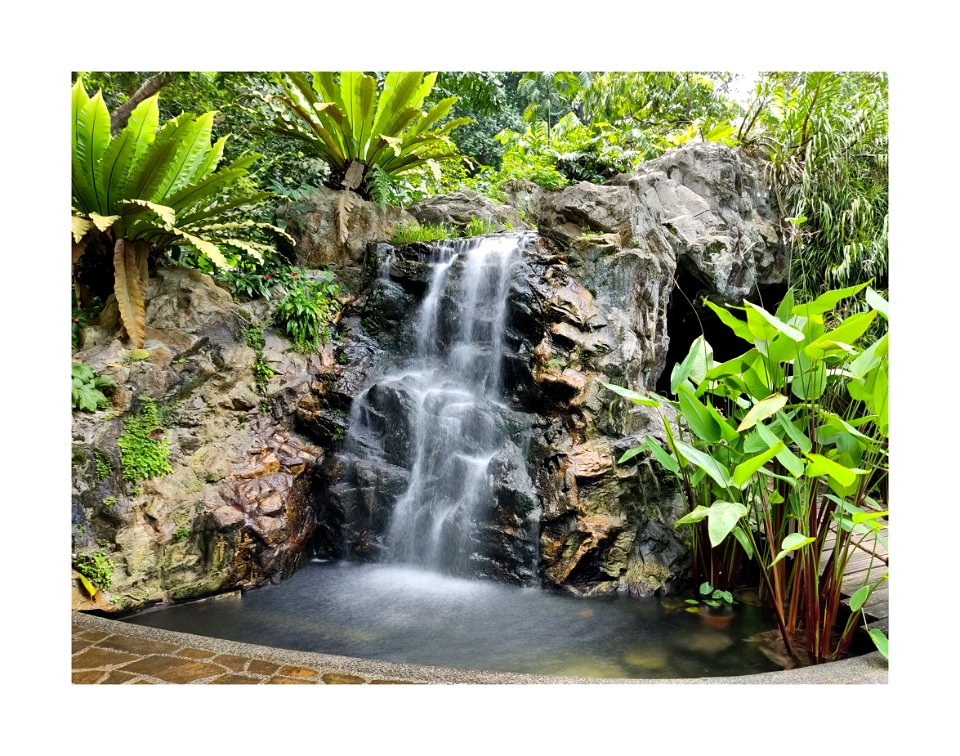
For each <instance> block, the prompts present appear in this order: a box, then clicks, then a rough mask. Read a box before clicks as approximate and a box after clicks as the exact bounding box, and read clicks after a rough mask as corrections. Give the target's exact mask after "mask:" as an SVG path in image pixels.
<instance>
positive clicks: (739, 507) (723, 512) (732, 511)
mask: <svg viewBox="0 0 960 756" xmlns="http://www.w3.org/2000/svg"><path fill="white" fill-rule="evenodd" d="M746 514H747V508H746V507H745V506H743V504H740V503H738V502H735V501H715V502H713V504H712V505H711V506H710V512H709V514H708V515H707V533H708V534H709V535H710V545H711V546H714V547H716V546H719V545H720V544H721V543H723V539H724V538H726V537H727V535H729V533H730V531H731V530H733V529H734V527H736V524H737V522H738V521H739V520H740V518H741V517H743V516H744V515H746Z"/></svg>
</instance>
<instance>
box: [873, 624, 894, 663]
mask: <svg viewBox="0 0 960 756" xmlns="http://www.w3.org/2000/svg"><path fill="white" fill-rule="evenodd" d="M869 635H870V640H872V641H873V645H874V646H876V647H877V651H879V652H880V655H881V656H882V657H883V658H884V659H889V658H890V657H889V655H888V654H889V653H890V648H889V642H888V641H887V636H886V635H884V634H883V630H880V629H879V628H873V629H872V630H870V632H869Z"/></svg>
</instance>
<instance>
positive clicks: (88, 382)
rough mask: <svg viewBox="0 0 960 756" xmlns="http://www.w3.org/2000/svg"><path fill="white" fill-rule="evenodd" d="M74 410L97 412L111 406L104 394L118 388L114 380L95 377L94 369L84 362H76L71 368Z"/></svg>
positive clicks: (100, 376)
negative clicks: (105, 391)
mask: <svg viewBox="0 0 960 756" xmlns="http://www.w3.org/2000/svg"><path fill="white" fill-rule="evenodd" d="M70 372H71V376H72V385H71V391H72V396H73V408H74V409H75V410H76V409H80V410H84V411H86V412H95V411H96V410H98V409H101V408H103V407H108V406H109V405H110V400H109V399H108V398H107V396H106V395H105V394H104V393H103V392H104V390H105V389H106V390H109V389H112V388H115V387H116V385H117V384H116V383H114V381H113V378H111V377H110V376H108V375H94V373H93V368H91V367H90V366H89V365H84V364H83V363H82V362H74V363H73V365H72V367H71V371H70Z"/></svg>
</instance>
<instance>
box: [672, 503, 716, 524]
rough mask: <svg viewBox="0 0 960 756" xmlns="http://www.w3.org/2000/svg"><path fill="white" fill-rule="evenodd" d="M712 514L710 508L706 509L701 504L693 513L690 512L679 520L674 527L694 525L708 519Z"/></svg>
mask: <svg viewBox="0 0 960 756" xmlns="http://www.w3.org/2000/svg"><path fill="white" fill-rule="evenodd" d="M709 514H710V508H709V507H705V506H703V505H701V504H697V506H696V507H695V508H694V510H693V511H692V512H688V513H687V514H685V515H684V516H683V517H681V518H680V519H679V520H677V521H676V523H675V524H674V526H673V527H677V525H693V524H694V523H696V522H700V521H701V520H704V519H706V517H707V515H709Z"/></svg>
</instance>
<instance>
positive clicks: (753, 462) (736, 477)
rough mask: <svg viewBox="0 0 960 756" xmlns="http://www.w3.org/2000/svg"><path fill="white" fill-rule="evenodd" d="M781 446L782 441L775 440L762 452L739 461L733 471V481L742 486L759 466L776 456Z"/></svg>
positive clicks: (782, 445)
mask: <svg viewBox="0 0 960 756" xmlns="http://www.w3.org/2000/svg"><path fill="white" fill-rule="evenodd" d="M783 448H784V443H783V441H777V443H776V444H774V445H773V446H771V447H770V448H769V449H767V450H766V451H765V452H763V454H758V455H757V456H756V457H751V458H750V459H748V460H746V461H745V462H741V463H740V464H739V465H737V467H736V469H735V470H734V471H733V482H734V483H736V484H737V485H738V486H740V487H741V488H742V487H743V485H744V484H745V483H746V482H747V481H748V480H750V478H751V477H752V476H753V474H754V473H755V472H756V471H757V470H759V469H760V467H761V466H763V465H765V464H766V463H767V462H769V461H770V460H771V459H773V458H774V457H775V456H777V454H779V453H780V452H781V451H782V450H783Z"/></svg>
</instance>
